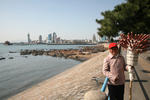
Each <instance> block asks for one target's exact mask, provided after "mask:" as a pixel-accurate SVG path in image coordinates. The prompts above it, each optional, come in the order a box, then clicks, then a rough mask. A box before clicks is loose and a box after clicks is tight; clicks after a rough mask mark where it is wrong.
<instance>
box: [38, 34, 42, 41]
mask: <svg viewBox="0 0 150 100" xmlns="http://www.w3.org/2000/svg"><path fill="white" fill-rule="evenodd" d="M39 43H42V35H40V36H39Z"/></svg>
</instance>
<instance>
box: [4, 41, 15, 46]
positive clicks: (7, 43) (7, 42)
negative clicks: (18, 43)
mask: <svg viewBox="0 0 150 100" xmlns="http://www.w3.org/2000/svg"><path fill="white" fill-rule="evenodd" d="M4 45H13V44H12V43H10V42H9V41H5V43H4Z"/></svg>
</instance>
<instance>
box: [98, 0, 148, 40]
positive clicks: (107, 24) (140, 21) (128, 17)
mask: <svg viewBox="0 0 150 100" xmlns="http://www.w3.org/2000/svg"><path fill="white" fill-rule="evenodd" d="M101 15H102V16H104V19H100V20H98V19H96V22H97V23H98V24H100V26H101V27H100V28H98V34H99V35H100V36H108V37H111V36H112V37H115V36H117V35H118V33H119V32H123V33H125V34H127V33H128V32H133V33H137V34H140V33H144V34H148V32H150V23H149V22H150V0H127V1H126V3H122V4H120V5H117V6H115V7H114V9H113V10H112V11H105V12H102V13H101Z"/></svg>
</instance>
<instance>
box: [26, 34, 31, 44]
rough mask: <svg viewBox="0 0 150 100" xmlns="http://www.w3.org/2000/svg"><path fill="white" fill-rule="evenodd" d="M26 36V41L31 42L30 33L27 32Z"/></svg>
mask: <svg viewBox="0 0 150 100" xmlns="http://www.w3.org/2000/svg"><path fill="white" fill-rule="evenodd" d="M27 37H28V43H31V38H30V34H29V33H28V35H27Z"/></svg>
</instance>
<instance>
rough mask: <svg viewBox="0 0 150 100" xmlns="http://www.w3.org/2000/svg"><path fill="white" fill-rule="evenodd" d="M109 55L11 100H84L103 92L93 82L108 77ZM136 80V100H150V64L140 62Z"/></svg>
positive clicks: (71, 70)
mask: <svg viewBox="0 0 150 100" xmlns="http://www.w3.org/2000/svg"><path fill="white" fill-rule="evenodd" d="M107 55H108V51H106V52H104V53H100V54H98V55H97V56H96V57H94V58H92V59H90V60H88V61H86V62H83V63H81V64H79V65H77V66H76V67H74V68H71V69H69V70H67V71H65V72H63V73H61V74H59V75H56V76H55V77H53V78H51V79H49V80H46V81H44V82H42V83H39V84H37V85H36V86H33V87H32V88H30V89H27V90H25V91H23V92H21V93H19V94H17V95H16V96H13V97H11V98H9V100H83V96H84V94H85V93H86V92H87V91H89V90H95V89H99V90H100V88H101V87H97V84H96V83H95V82H93V81H92V80H91V78H92V77H93V76H96V77H104V76H103V75H102V72H101V68H102V65H103V59H104V57H106V56H107ZM135 68H136V78H135V80H134V82H133V88H132V94H133V96H132V100H150V63H149V62H148V61H146V60H145V59H143V58H142V57H140V58H139V64H138V66H136V67H135ZM125 100H129V79H128V73H127V72H126V83H125Z"/></svg>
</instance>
